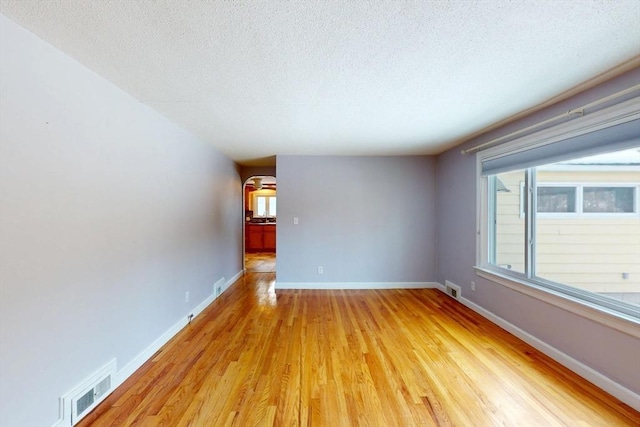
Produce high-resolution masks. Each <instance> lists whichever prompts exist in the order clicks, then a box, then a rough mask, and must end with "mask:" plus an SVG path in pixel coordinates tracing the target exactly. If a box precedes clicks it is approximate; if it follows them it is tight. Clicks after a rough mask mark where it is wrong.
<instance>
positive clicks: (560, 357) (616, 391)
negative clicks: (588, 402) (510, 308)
mask: <svg viewBox="0 0 640 427" xmlns="http://www.w3.org/2000/svg"><path fill="white" fill-rule="evenodd" d="M437 288H438V289H440V290H441V291H443V292H444V286H442V285H440V286H437ZM458 301H460V303H462V304H463V305H464V306H466V307H468V308H470V309H471V310H473V311H475V312H476V313H478V314H479V315H481V316H482V317H484V318H486V319H488V320H489V321H491V322H492V323H495V324H496V325H498V326H500V327H501V328H502V329H504V330H505V331H507V332H509V333H511V334H512V335H515V336H516V337H518V338H520V339H521V340H522V341H524V342H526V343H527V344H529V345H530V346H532V347H534V348H535V349H537V350H538V351H540V352H542V353H544V354H546V355H547V356H549V357H550V358H552V359H553V360H555V361H556V362H558V363H560V364H561V365H563V366H564V367H566V368H568V369H570V370H571V371H573V372H575V373H576V374H578V375H579V376H581V377H582V378H584V379H586V380H587V381H589V382H590V383H592V384H594V385H595V386H597V387H599V388H601V389H602V390H604V391H606V392H607V393H609V394H610V395H612V396H614V397H616V398H618V399H620V400H621V401H622V402H624V403H626V404H627V405H629V406H631V407H632V408H633V409H635V410H636V411H640V395H639V394H637V393H635V392H633V391H632V390H629V389H628V388H626V387H624V386H623V385H621V384H618V383H617V382H615V381H613V380H612V379H611V378H609V377H607V376H605V375H603V374H601V373H600V372H598V371H596V370H595V369H593V368H590V367H589V366H587V365H585V364H584V363H582V362H580V361H578V360H576V359H574V358H573V357H571V356H569V355H568V354H566V353H564V352H562V351H560V350H558V349H557V348H555V347H553V346H551V345H549V344H547V343H546V342H544V341H542V340H540V339H539V338H537V337H535V336H533V335H531V334H530V333H528V332H526V331H524V330H522V329H520V328H519V327H517V326H516V325H514V324H512V323H510V322H508V321H506V320H505V319H503V318H502V317H499V316H497V315H495V314H493V313H492V312H490V311H489V310H486V309H484V308H482V307H480V306H479V305H477V304H476V303H474V302H473V301H471V300H468V299H467V298H464V297H460V299H459V300H458Z"/></svg>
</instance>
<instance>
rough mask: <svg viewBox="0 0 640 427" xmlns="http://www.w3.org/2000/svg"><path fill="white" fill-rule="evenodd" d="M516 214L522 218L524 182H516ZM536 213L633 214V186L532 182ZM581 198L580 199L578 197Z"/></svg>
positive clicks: (634, 203) (634, 196)
mask: <svg viewBox="0 0 640 427" xmlns="http://www.w3.org/2000/svg"><path fill="white" fill-rule="evenodd" d="M520 194H521V196H520V217H521V218H524V182H522V181H521V182H520ZM536 194H537V200H536V202H537V209H536V212H537V213H540V214H543V215H544V214H575V215H579V214H633V213H635V212H636V188H635V187H634V186H619V187H618V186H616V187H613V186H607V185H606V184H602V185H601V186H600V185H598V186H595V185H593V186H586V185H584V186H583V185H566V184H565V185H563V184H558V183H548V182H545V183H541V184H539V185H537V186H536ZM580 200H581V201H582V202H581V203H580V202H579V201H580Z"/></svg>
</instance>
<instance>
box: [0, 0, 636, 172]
mask: <svg viewBox="0 0 640 427" xmlns="http://www.w3.org/2000/svg"><path fill="white" fill-rule="evenodd" d="M0 11H1V12H2V13H3V14H5V15H6V16H8V17H9V18H11V19H13V20H14V21H16V22H17V23H19V24H20V25H22V26H24V27H25V28H27V29H29V30H30V31H32V32H33V33H35V34H36V35H38V36H39V37H41V38H42V39H44V40H46V41H47V42H49V43H51V44H53V45H54V46H56V47H57V48H58V49H60V50H62V51H63V52H66V53H67V54H69V55H70V56H72V57H73V58H75V59H76V60H78V61H79V62H80V63H82V64H84V65H85V66H87V67H88V68H90V69H92V70H94V71H95V72H96V73H98V74H100V75H102V76H103V77H105V78H106V79H108V80H110V81H111V82H113V83H115V84H116V85H117V86H119V87H120V88H122V89H123V90H125V91H126V92H128V93H129V94H131V95H132V96H134V97H135V98H137V99H138V100H140V101H141V102H143V103H144V104H146V105H148V106H150V107H151V108H153V109H155V110H157V111H158V112H160V113H161V114H163V115H164V116H166V117H168V118H169V119H170V120H172V121H173V122H175V123H177V124H179V125H180V126H182V127H184V128H186V129H187V130H189V131H191V132H192V133H194V134H196V135H198V136H199V137H201V138H202V139H204V140H206V141H208V142H210V143H211V144H213V145H214V146H215V147H217V148H218V149H219V150H220V151H222V152H224V153H225V154H227V155H228V156H229V157H231V158H232V159H234V160H236V161H237V162H239V163H240V164H244V165H258V164H265V163H269V162H273V156H274V155H280V154H300V155H406V154H437V153H440V152H442V151H444V150H445V149H447V148H450V147H452V146H454V145H456V144H458V143H460V142H462V141H465V140H468V139H469V138H470V137H471V136H474V135H477V134H478V133H480V132H482V131H483V130H486V129H487V128H489V127H492V126H493V125H495V124H496V123H498V122H501V121H505V120H509V119H510V118H513V116H514V115H517V114H519V113H522V112H523V111H526V110H531V109H535V108H536V106H540V104H542V103H544V102H546V101H548V100H549V99H551V98H553V97H555V96H556V95H558V94H561V93H564V92H566V91H568V90H570V89H572V88H574V87H575V86H576V85H579V84H581V83H583V82H586V81H589V80H590V79H593V78H594V77H595V76H598V75H599V74H601V73H603V72H605V71H607V70H610V69H611V68H614V67H616V66H618V65H620V64H622V63H625V62H628V61H632V64H633V63H635V64H637V63H638V56H639V55H640V1H638V0H610V1H591V0H562V1H551V0H529V1H506V0H484V1H471V0H469V1H460V0H451V1H444V0H443V1H432V0H422V1H413V0H407V1H401V0H397V1H383V0H379V1H359V0H304V1H278V0H271V1H263V0H250V1H241V0H240V1H215V0H55V1H54V0H48V1H35V0H16V1H9V0H1V1H0Z"/></svg>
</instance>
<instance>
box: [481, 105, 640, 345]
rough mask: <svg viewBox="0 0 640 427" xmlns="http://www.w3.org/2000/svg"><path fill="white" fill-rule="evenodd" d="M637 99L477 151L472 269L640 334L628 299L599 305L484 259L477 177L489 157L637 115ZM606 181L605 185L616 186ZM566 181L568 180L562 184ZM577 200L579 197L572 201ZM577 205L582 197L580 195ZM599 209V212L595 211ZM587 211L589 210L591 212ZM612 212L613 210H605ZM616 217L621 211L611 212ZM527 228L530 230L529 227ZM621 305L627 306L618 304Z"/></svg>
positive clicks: (485, 228)
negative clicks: (473, 266) (621, 308)
mask: <svg viewBox="0 0 640 427" xmlns="http://www.w3.org/2000/svg"><path fill="white" fill-rule="evenodd" d="M639 105H640V103H639V102H638V98H634V99H631V100H629V101H625V102H622V103H620V104H617V105H614V106H612V107H608V108H605V109H603V110H601V111H598V112H594V113H592V114H589V115H587V116H584V117H581V118H579V119H575V120H572V121H569V122H566V123H563V124H560V125H558V126H554V127H552V128H548V129H544V130H542V131H538V132H535V133H533V134H530V135H526V136H524V137H521V138H518V139H516V140H513V141H510V142H506V143H504V144H500V145H498V146H495V147H492V148H489V149H486V150H482V151H479V152H478V153H477V155H476V171H477V180H476V183H477V191H476V206H477V216H476V267H475V268H476V274H477V275H478V276H480V277H482V278H484V279H487V280H490V281H492V282H494V283H497V284H499V285H502V286H505V287H507V288H510V289H512V290H514V291H517V292H520V293H523V294H526V295H529V296H531V297H533V298H536V299H538V300H541V301H544V302H546V303H549V304H552V305H554V306H556V307H559V308H562V309H565V310H567V311H569V312H572V313H575V314H578V315H580V316H582V317H585V318H587V319H590V320H592V321H595V322H598V323H601V324H603V325H606V326H609V327H611V328H614V329H616V330H618V331H621V332H624V333H626V334H629V335H631V336H634V337H636V338H640V310H638V311H637V313H636V312H635V310H634V312H632V313H629V312H628V309H629V307H628V306H629V304H624V303H618V302H616V301H611V302H608V303H607V304H606V305H603V304H601V302H600V301H599V298H598V297H597V295H596V296H595V297H593V295H592V294H593V293H591V292H587V291H581V290H577V289H576V288H572V287H569V286H566V285H562V284H556V283H554V282H550V281H545V280H540V279H538V278H536V279H532V278H528V277H526V275H523V274H520V273H517V272H510V271H509V270H507V269H504V268H499V267H498V266H496V265H493V264H490V263H489V236H490V234H491V227H490V226H489V222H488V221H489V203H488V202H489V198H488V194H489V183H488V181H489V180H488V178H487V177H484V176H482V163H483V162H484V161H487V160H489V159H495V158H499V157H502V156H505V155H508V154H512V153H516V152H521V151H526V150H530V149H532V148H536V147H540V146H543V145H547V144H550V143H554V142H559V141H562V140H565V139H568V138H572V137H575V136H580V135H584V134H587V133H589V132H592V131H595V130H598V129H604V128H607V127H610V126H614V125H617V124H620V123H624V122H627V121H630V120H636V119H639V118H640V107H639ZM613 184H614V183H606V185H607V186H612V187H613V186H616V185H613ZM567 186H568V183H567ZM639 195H640V194H639V193H638V190H637V189H636V194H635V196H636V200H635V203H636V213H635V215H637V214H638V212H640V211H639V210H638V196H639ZM576 202H578V200H576ZM579 202H580V205H579V206H580V210H582V198H581V197H580V200H579ZM598 214H601V213H598ZM591 215H592V214H589V216H591ZM608 215H612V214H608ZM613 215H614V216H616V217H619V215H620V214H613ZM530 232H535V230H534V229H531V231H530ZM618 307H624V308H625V310H626V311H624V310H620V309H618Z"/></svg>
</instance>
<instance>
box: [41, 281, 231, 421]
mask: <svg viewBox="0 0 640 427" xmlns="http://www.w3.org/2000/svg"><path fill="white" fill-rule="evenodd" d="M242 273H243V271H242V270H240V271H239V272H238V273H236V274H235V275H234V276H233V277H232V278H231V279H229V280H228V281H227V282H225V283H224V287H223V289H222V292H224V291H226V290H227V289H228V288H229V287H230V286H231V285H232V284H233V283H235V282H236V280H238V279H239V278H241V277H242ZM215 299H216V296H215V293H213V294H211V295H209V296H208V297H207V298H206V299H205V300H204V301H202V302H201V303H200V304H198V305H197V306H196V307H195V308H194V309H193V310H192V311H191V312H190V313H189V314H193V316H194V317H195V316H198V315H199V314H200V313H202V312H203V311H204V310H205V309H206V308H207V307H208V306H209V305H210V304H211V303H212V302H213V301H214V300H215ZM188 323H189V318H188V315H185V316H184V317H183V318H182V319H180V320H178V321H177V322H176V323H174V324H173V325H172V326H171V327H170V328H169V329H167V330H166V331H165V332H164V333H163V334H162V335H160V336H159V337H158V338H157V339H156V340H155V341H154V342H153V343H151V345H149V347H147V348H146V349H144V350H143V351H142V352H140V354H138V355H137V356H136V357H135V358H133V360H131V361H130V362H129V363H127V364H126V365H125V366H124V367H123V368H122V369H120V370H119V371H117V372H116V374H115V375H114V376H113V381H114V384H113V389H112V390H115V389H116V388H117V387H119V386H120V385H122V383H124V382H125V381H126V380H127V379H128V378H129V377H130V376H131V375H133V374H134V372H136V371H137V370H138V369H140V367H141V366H142V365H144V364H145V363H146V362H147V361H148V360H149V359H150V358H151V357H152V356H153V355H154V354H156V352H157V351H158V350H160V349H161V348H162V346H163V345H165V344H166V343H168V342H169V340H171V339H172V338H173V337H174V336H176V334H177V333H178V332H180V331H181V330H182V328H184V327H185V326H187V324H188ZM67 425H69V424H68V423H67V421H66V420H64V419H62V418H61V419H59V420H58V421H56V423H55V424H54V425H53V426H54V427H63V426H67Z"/></svg>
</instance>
